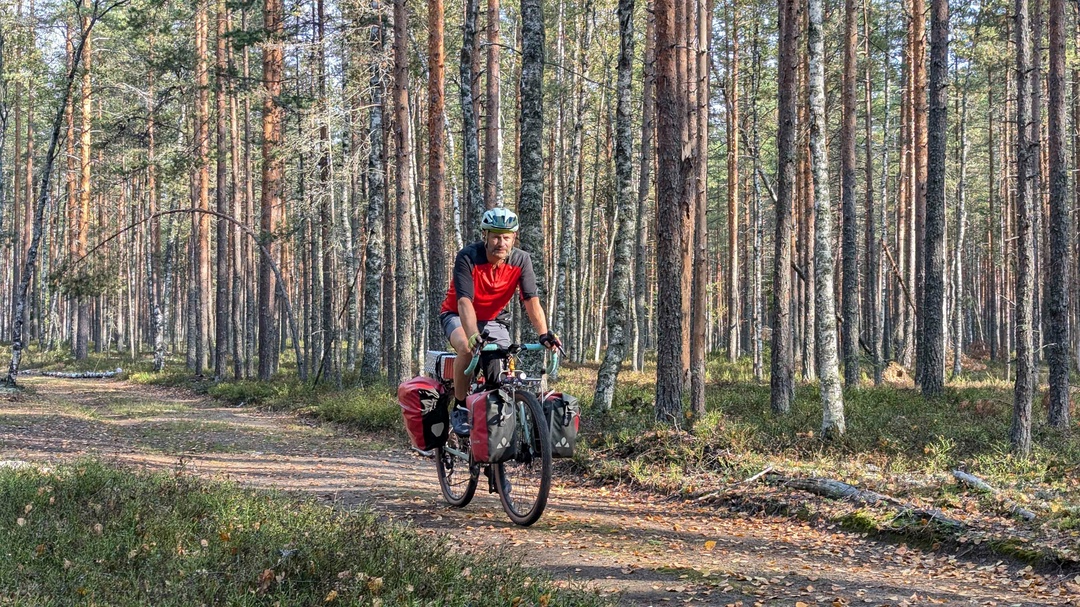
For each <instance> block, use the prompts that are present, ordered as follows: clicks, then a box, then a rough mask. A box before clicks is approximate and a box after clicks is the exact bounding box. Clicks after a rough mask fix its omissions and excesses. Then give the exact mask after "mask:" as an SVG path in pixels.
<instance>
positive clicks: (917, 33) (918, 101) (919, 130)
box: [911, 0, 944, 385]
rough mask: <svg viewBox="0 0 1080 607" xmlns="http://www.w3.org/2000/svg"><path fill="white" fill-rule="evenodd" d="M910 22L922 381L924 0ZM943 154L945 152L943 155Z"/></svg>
mask: <svg viewBox="0 0 1080 607" xmlns="http://www.w3.org/2000/svg"><path fill="white" fill-rule="evenodd" d="M911 14H912V26H911V37H912V42H911V45H912V46H911V48H912V50H911V78H912V93H911V94H912V112H913V114H912V117H911V118H912V122H913V129H912V133H913V156H914V158H913V160H914V163H915V165H914V173H913V175H914V184H913V188H912V195H913V196H912V201H913V204H914V207H913V209H914V213H915V230H914V232H913V233H912V234H911V236H912V238H913V242H914V245H913V247H912V251H913V255H914V261H913V267H914V270H915V281H914V287H913V289H914V291H915V301H916V302H918V303H917V304H916V305H917V307H916V309H915V383H916V384H919V385H922V373H923V371H924V365H923V363H924V362H925V361H926V358H925V357H926V355H925V354H924V353H923V348H924V347H925V346H926V335H925V322H926V314H927V309H926V306H925V301H926V300H925V296H924V294H923V289H924V285H925V284H926V252H925V250H924V247H925V245H926V188H927V182H926V180H927V177H928V173H927V170H928V169H927V162H928V157H927V145H928V142H927V141H928V140H927V128H928V125H927V119H928V112H927V95H926V0H913V2H912V9H911ZM942 158H944V156H942Z"/></svg>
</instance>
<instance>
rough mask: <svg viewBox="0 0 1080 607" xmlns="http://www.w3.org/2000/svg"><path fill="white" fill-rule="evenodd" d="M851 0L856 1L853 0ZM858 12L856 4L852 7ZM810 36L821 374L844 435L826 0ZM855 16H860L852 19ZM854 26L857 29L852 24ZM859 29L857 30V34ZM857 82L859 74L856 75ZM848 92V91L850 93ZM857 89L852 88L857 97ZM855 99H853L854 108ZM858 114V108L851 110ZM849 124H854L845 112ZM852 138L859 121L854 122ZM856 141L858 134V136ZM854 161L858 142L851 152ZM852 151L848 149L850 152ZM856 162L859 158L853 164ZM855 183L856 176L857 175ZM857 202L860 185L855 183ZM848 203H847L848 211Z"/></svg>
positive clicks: (813, 13) (824, 395) (836, 428)
mask: <svg viewBox="0 0 1080 607" xmlns="http://www.w3.org/2000/svg"><path fill="white" fill-rule="evenodd" d="M848 2H849V3H850V2H851V0H848ZM850 8H851V10H852V12H854V4H852V5H851V7H850ZM807 16H808V21H807V28H806V38H807V43H808V46H809V57H808V58H809V68H810V69H809V74H808V76H809V78H808V80H809V85H810V157H811V158H810V161H811V164H812V165H813V175H814V285H815V289H816V292H815V293H814V303H815V306H816V308H817V363H818V365H817V372H818V379H819V381H820V382H821V407H822V419H821V433H822V435H823V436H826V437H839V436H842V435H843V434H844V430H845V423H844V397H843V394H842V392H841V390H840V368H839V366H840V363H839V361H838V360H837V353H836V342H837V335H836V299H835V295H834V285H833V263H834V262H833V252H832V202H831V200H830V194H829V166H828V156H827V155H826V153H825V136H826V133H825V65H824V57H823V55H824V43H823V41H822V33H821V28H822V17H821V0H810V4H809V12H808V14H807ZM852 19H854V17H852ZM852 29H853V28H852ZM853 33H854V32H852V34H853ZM852 82H854V78H852ZM846 94H847V93H846V92H845V95H846ZM854 95H855V91H854V86H852V90H851V97H852V98H853V99H854ZM853 105H854V103H852V106H853ZM851 109H852V111H853V113H854V107H852V108H851ZM844 121H845V122H848V120H847V117H846V116H845V120H844ZM850 122H851V125H850V126H851V130H852V136H853V135H854V130H855V121H854V120H853V119H852V120H851V121H850ZM852 141H854V137H852ZM850 153H851V156H852V159H851V160H852V161H854V155H855V146H854V145H852V146H851V150H850ZM846 154H847V152H845V155H846ZM853 164H854V162H853ZM852 181H854V174H852ZM852 198H853V200H852V204H854V184H852ZM846 207H847V205H846V204H845V210H846Z"/></svg>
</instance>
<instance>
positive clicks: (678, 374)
mask: <svg viewBox="0 0 1080 607" xmlns="http://www.w3.org/2000/svg"><path fill="white" fill-rule="evenodd" d="M675 1H677V0H656V2H655V9H656V100H657V110H658V112H657V114H658V115H657V118H658V120H657V133H658V136H657V160H658V163H659V164H658V167H657V175H656V254H657V260H656V261H657V267H659V268H664V270H663V271H660V272H658V276H657V288H658V290H659V296H658V297H657V314H656V322H657V334H658V335H657V357H656V358H657V360H656V418H657V419H658V420H660V421H663V422H666V423H669V424H675V423H678V422H679V421H680V420H681V419H682V389H683V377H682V369H683V366H682V331H683V318H682V252H681V248H682V245H681V238H682V236H683V233H682V221H681V216H680V214H679V202H680V197H681V191H682V185H683V184H682V179H681V174H682V173H681V168H682V167H681V164H682V162H681V151H682V137H681V133H682V127H681V123H682V121H683V116H682V115H681V114H680V112H679V102H678V97H679V95H681V94H683V92H682V91H680V90H679V89H678V83H677V76H676V68H677V63H678V61H677V58H676V54H677V51H676V50H675V46H676V45H677V44H680V42H681V41H679V40H678V39H677V38H676V35H675V34H676V24H675Z"/></svg>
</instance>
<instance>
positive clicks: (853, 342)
mask: <svg viewBox="0 0 1080 607" xmlns="http://www.w3.org/2000/svg"><path fill="white" fill-rule="evenodd" d="M818 27H820V24H818ZM855 45H856V34H855V0H844V76H843V82H842V91H841V97H842V99H843V121H842V122H841V128H840V181H841V187H840V198H841V200H840V204H841V207H842V208H843V226H842V227H843V232H842V233H843V246H842V247H841V255H842V260H841V263H842V266H843V276H842V277H841V292H842V297H841V301H842V308H841V310H842V314H843V319H844V322H843V326H842V330H841V331H840V337H841V340H840V341H841V347H842V348H843V357H844V384H846V385H847V386H848V387H849V388H856V387H858V385H859V257H858V255H859V251H858V249H859V245H858V234H859V232H858V225H857V222H858V219H857V218H856V211H855V208H856V204H855V67H856V66H855ZM818 111H824V98H823V99H822V106H821V107H819V108H818ZM811 129H813V127H812V126H811ZM816 176H817V173H816V172H815V177H816ZM868 183H869V182H868ZM821 188H828V181H824V182H817V181H815V183H814V191H815V192H817V193H818V195H819V196H820V195H821V194H822V192H821V191H820V189H821ZM826 196H827V194H826ZM814 208H815V210H816V209H817V208H819V206H818V204H816V203H815V205H814ZM831 223H832V222H831V221H830V222H828V224H826V225H830V226H831ZM830 235H831V233H830ZM816 242H817V239H815V244H816ZM816 249H817V247H816V246H815V251H816ZM829 253H830V255H829V258H830V259H831V258H832V255H831V251H830V252H829ZM815 259H817V254H816V253H815ZM815 263H816V261H815ZM831 278H832V277H831V276H829V279H830V280H831ZM815 279H816V276H815ZM818 288H819V289H820V284H819V285H818ZM818 312H819V314H818V318H821V316H822V314H821V313H822V312H823V310H820V309H819V310H818ZM818 326H819V327H820V326H822V325H821V323H820V322H819V324H818ZM819 339H820V335H819ZM821 349H823V348H822V346H821V345H819V351H820V350H821ZM822 381H825V380H824V378H822ZM822 392H823V393H824V390H822ZM822 398H824V395H823V396H822Z"/></svg>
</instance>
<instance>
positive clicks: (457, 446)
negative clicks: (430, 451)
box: [435, 432, 480, 508]
mask: <svg viewBox="0 0 1080 607" xmlns="http://www.w3.org/2000/svg"><path fill="white" fill-rule="evenodd" d="M474 468H475V470H474ZM435 470H436V472H438V474H439V488H440V489H441V490H442V494H443V499H445V500H446V503H448V504H450V505H451V506H453V507H455V508H464V507H465V506H467V505H468V504H469V502H471V501H472V498H473V496H474V495H476V482H477V479H478V478H479V471H480V469H479V467H477V466H475V465H473V463H472V458H471V457H469V439H468V438H467V437H461V436H458V435H457V434H456V433H454V432H450V436H449V438H447V439H446V444H445V445H443V446H442V447H439V448H438V449H436V450H435Z"/></svg>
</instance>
